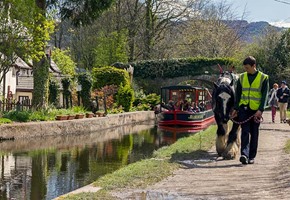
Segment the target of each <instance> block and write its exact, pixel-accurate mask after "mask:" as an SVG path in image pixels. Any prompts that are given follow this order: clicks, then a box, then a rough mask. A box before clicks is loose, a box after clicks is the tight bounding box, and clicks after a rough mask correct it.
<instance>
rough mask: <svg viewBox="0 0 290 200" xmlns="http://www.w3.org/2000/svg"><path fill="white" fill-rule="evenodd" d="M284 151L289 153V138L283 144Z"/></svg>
mask: <svg viewBox="0 0 290 200" xmlns="http://www.w3.org/2000/svg"><path fill="white" fill-rule="evenodd" d="M284 149H285V152H286V153H289V154H290V140H288V141H287V142H286V145H285V148H284Z"/></svg>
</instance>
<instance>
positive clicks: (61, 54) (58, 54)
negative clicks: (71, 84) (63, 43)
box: [52, 48, 76, 76]
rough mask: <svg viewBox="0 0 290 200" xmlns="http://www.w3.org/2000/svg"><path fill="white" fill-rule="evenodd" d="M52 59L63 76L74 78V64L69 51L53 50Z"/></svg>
mask: <svg viewBox="0 0 290 200" xmlns="http://www.w3.org/2000/svg"><path fill="white" fill-rule="evenodd" d="M52 59H53V61H54V62H55V63H56V65H57V66H58V67H59V69H60V71H61V72H62V73H63V74H65V75H70V76H74V75H75V67H76V64H75V63H74V61H73V60H72V59H71V57H70V50H69V49H67V50H60V49H58V48H55V49H54V50H53V52H52Z"/></svg>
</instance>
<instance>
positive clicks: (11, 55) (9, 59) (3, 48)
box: [0, 1, 29, 95]
mask: <svg viewBox="0 0 290 200" xmlns="http://www.w3.org/2000/svg"><path fill="white" fill-rule="evenodd" d="M16 12H17V6H14V5H13V4H12V2H10V1H3V2H0V83H1V82H2V81H3V79H4V77H5V75H6V74H7V72H8V71H9V69H10V68H11V67H12V66H13V64H15V61H16V59H17V58H18V55H23V54H25V50H26V46H27V44H26V41H27V40H28V39H29V33H28V32H27V30H26V29H25V27H24V25H23V23H22V22H21V21H19V20H17V19H15V18H14V17H15V13H16ZM4 85H5V84H3V86H4ZM4 91H5V88H4ZM3 95H4V94H3Z"/></svg>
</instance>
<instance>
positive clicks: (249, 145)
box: [239, 105, 260, 160]
mask: <svg viewBox="0 0 290 200" xmlns="http://www.w3.org/2000/svg"><path fill="white" fill-rule="evenodd" d="M256 112H257V111H256V110H251V109H250V108H249V107H248V106H243V105H242V106H241V107H240V109H239V121H240V122H241V121H245V120H247V119H249V118H250V117H251V116H252V115H254V114H255V113H256ZM259 126H260V123H256V122H255V120H254V117H252V118H251V120H250V121H248V122H246V123H243V124H242V125H241V128H242V133H241V155H244V156H246V157H247V158H248V159H250V160H251V159H254V158H255V157H256V154H257V149H258V139H259Z"/></svg>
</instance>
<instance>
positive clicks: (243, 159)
mask: <svg viewBox="0 0 290 200" xmlns="http://www.w3.org/2000/svg"><path fill="white" fill-rule="evenodd" d="M240 162H241V163H242V164H243V165H246V164H248V158H247V157H246V156H244V155H242V156H241V157H240Z"/></svg>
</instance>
